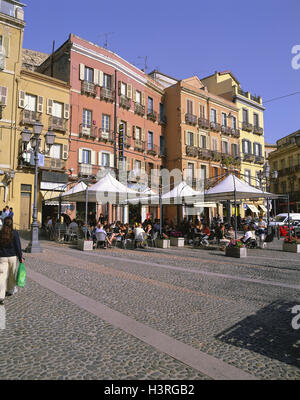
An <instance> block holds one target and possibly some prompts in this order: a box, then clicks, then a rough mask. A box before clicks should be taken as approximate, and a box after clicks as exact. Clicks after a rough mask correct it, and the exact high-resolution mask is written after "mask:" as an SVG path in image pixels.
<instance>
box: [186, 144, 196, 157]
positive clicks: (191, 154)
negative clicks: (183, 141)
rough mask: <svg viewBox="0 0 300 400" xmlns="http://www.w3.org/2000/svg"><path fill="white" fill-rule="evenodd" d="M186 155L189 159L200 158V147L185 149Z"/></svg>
mask: <svg viewBox="0 0 300 400" xmlns="http://www.w3.org/2000/svg"><path fill="white" fill-rule="evenodd" d="M185 152H186V155H187V156H189V157H197V156H198V147H195V146H189V145H188V146H186V148H185Z"/></svg>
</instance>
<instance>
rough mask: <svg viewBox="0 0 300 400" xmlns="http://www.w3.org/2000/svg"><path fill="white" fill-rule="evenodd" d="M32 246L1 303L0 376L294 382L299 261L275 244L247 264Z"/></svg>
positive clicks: (202, 254)
mask: <svg viewBox="0 0 300 400" xmlns="http://www.w3.org/2000/svg"><path fill="white" fill-rule="evenodd" d="M41 243H42V247H43V253H42V254H36V255H33V254H26V255H25V257H26V261H25V263H26V266H27V270H28V281H27V285H26V287H25V288H24V289H19V292H18V293H17V294H16V295H15V296H12V297H9V298H7V300H6V303H5V310H6V316H7V318H6V329H5V330H2V331H1V345H0V379H101V380H102V379H122V380H126V379H174V380H175V379H176V380H182V379H204V380H206V379H289V380H296V379H300V330H295V329H293V328H292V325H291V321H292V318H293V317H294V315H293V314H292V313H291V308H292V307H293V306H295V305H298V304H300V255H297V254H293V253H286V252H282V251H281V245H282V242H281V241H277V240H276V241H275V242H273V243H272V244H269V245H268V248H267V249H264V250H261V249H257V250H249V251H248V257H247V258H246V259H233V258H229V257H225V256H224V253H222V252H221V251H219V250H216V249H210V250H200V249H192V248H191V247H185V248H183V249H182V248H181V249H177V248H171V249H166V250H163V249H153V248H150V249H145V250H142V249H140V250H123V249H118V248H116V249H109V250H103V249H102V250H101V249H99V250H96V251H93V252H80V251H79V250H77V249H74V248H71V247H70V246H68V245H61V244H57V243H53V242H48V241H42V242H41ZM25 245H26V241H23V247H25Z"/></svg>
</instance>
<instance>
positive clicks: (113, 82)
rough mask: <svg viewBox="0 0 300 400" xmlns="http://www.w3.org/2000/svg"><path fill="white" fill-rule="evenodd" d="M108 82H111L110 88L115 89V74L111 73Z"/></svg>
mask: <svg viewBox="0 0 300 400" xmlns="http://www.w3.org/2000/svg"><path fill="white" fill-rule="evenodd" d="M110 77H111V78H110V82H111V90H115V76H114V75H111V76H110Z"/></svg>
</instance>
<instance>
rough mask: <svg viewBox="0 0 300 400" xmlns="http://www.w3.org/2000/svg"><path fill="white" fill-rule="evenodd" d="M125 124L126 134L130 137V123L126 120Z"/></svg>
mask: <svg viewBox="0 0 300 400" xmlns="http://www.w3.org/2000/svg"><path fill="white" fill-rule="evenodd" d="M126 126H127V131H126V132H127V133H126V136H128V137H130V130H131V126H130V124H129V123H128V122H127V124H126Z"/></svg>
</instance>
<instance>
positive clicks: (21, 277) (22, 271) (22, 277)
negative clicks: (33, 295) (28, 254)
mask: <svg viewBox="0 0 300 400" xmlns="http://www.w3.org/2000/svg"><path fill="white" fill-rule="evenodd" d="M25 284H26V268H25V264H24V263H20V264H19V268H18V273H17V278H16V285H17V286H19V287H24V286H25Z"/></svg>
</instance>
